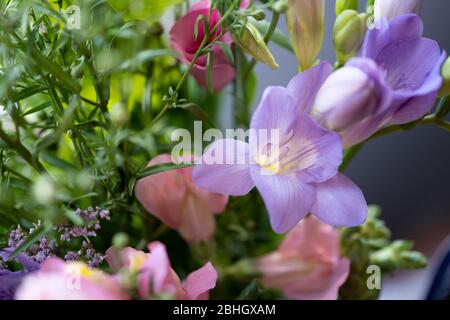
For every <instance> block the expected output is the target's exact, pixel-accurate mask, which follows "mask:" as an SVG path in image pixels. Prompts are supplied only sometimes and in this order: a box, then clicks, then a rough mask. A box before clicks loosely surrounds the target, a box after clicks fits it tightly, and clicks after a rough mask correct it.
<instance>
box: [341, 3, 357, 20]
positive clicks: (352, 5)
mask: <svg viewBox="0 0 450 320" xmlns="http://www.w3.org/2000/svg"><path fill="white" fill-rule="evenodd" d="M348 9H351V10H356V11H358V0H336V16H338V15H340V14H341V13H342V12H344V11H345V10H348Z"/></svg>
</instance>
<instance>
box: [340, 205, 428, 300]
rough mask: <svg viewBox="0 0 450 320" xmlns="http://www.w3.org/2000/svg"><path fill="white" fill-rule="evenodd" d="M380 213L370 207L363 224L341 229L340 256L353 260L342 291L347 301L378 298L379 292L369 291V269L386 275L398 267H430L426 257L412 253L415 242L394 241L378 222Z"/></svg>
mask: <svg viewBox="0 0 450 320" xmlns="http://www.w3.org/2000/svg"><path fill="white" fill-rule="evenodd" d="M380 213H381V210H380V208H378V207H376V206H371V207H370V208H369V214H368V217H367V220H366V222H365V223H364V224H363V225H360V226H357V227H351V228H343V229H342V232H341V253H342V254H343V255H345V256H347V257H349V258H350V260H351V269H350V275H349V278H348V280H347V282H346V283H345V285H344V286H343V287H342V288H341V291H340V294H341V295H342V298H344V299H352V298H355V297H360V298H361V297H363V298H367V299H375V298H377V296H378V294H379V290H369V289H368V288H367V270H368V267H369V266H372V265H375V266H377V267H379V268H380V271H381V275H382V276H383V275H386V274H388V273H390V272H392V271H393V270H396V269H399V268H404V269H419V268H424V267H425V266H426V264H427V258H426V257H425V256H424V255H422V254H421V253H420V252H417V251H412V248H413V243H412V242H409V241H402V240H398V241H391V232H390V231H389V229H388V228H387V227H386V225H385V224H384V222H383V221H382V220H380V219H378V217H379V215H380Z"/></svg>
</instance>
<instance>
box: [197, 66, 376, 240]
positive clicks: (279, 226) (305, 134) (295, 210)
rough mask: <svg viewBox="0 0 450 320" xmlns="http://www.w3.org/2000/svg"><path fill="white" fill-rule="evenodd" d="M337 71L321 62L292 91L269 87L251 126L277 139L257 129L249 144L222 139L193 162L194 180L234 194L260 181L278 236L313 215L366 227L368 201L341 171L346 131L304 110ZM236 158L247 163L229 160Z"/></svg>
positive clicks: (297, 79)
mask: <svg viewBox="0 0 450 320" xmlns="http://www.w3.org/2000/svg"><path fill="white" fill-rule="evenodd" d="M330 72H331V66H330V65H329V64H320V65H319V66H317V67H314V68H312V69H310V70H309V71H307V72H304V73H302V74H300V75H298V76H297V77H295V78H294V79H293V80H292V81H291V83H289V86H288V87H287V88H283V87H269V88H267V89H266V91H265V92H264V95H263V98H262V100H261V102H260V104H259V106H258V108H257V110H256V111H255V113H254V115H253V118H252V121H251V126H250V128H251V130H253V131H254V132H263V131H265V132H272V131H274V130H275V132H278V133H279V137H278V141H274V140H271V138H269V139H267V141H265V142H263V143H261V142H262V141H261V140H260V139H258V138H259V137H258V134H256V135H255V134H250V137H249V143H246V142H243V141H238V140H232V139H225V140H217V141H215V142H214V143H213V144H212V145H211V146H210V148H209V149H208V150H207V151H206V152H205V154H204V155H203V157H202V159H201V160H202V161H200V162H199V164H198V165H196V166H195V167H194V170H193V180H194V182H195V183H196V184H197V185H198V186H200V187H201V188H204V189H206V190H208V191H210V192H216V193H222V194H227V195H245V194H246V193H248V192H249V191H250V190H251V189H252V188H253V187H255V186H256V188H257V189H258V190H259V192H260V193H261V195H262V197H263V199H264V202H265V204H266V206H267V209H268V212H269V216H270V222H271V225H272V228H273V229H274V230H275V231H276V232H278V233H284V232H287V231H289V230H290V229H292V228H293V227H294V226H295V225H296V224H297V223H298V222H299V221H300V220H301V219H302V218H303V217H305V216H306V215H307V214H308V213H313V214H314V215H316V216H317V217H318V218H319V219H320V220H322V221H323V222H325V223H328V224H332V225H340V226H343V225H345V226H352V225H358V224H361V223H362V222H363V221H364V220H365V217H366V215H367V204H366V201H365V199H364V196H363V194H362V193H361V191H360V190H359V188H358V187H357V186H356V185H355V184H354V183H353V182H352V181H350V180H349V179H348V178H346V177H345V176H343V175H341V174H339V173H338V168H339V165H340V164H341V162H342V144H341V140H340V137H339V135H338V134H337V133H335V132H332V131H328V130H326V129H324V128H323V127H321V126H320V125H318V124H317V123H316V122H315V121H314V120H313V119H312V118H311V117H310V116H308V115H306V114H302V111H303V110H310V109H311V105H312V103H313V101H314V98H315V95H316V93H317V91H318V89H319V88H320V86H321V85H322V83H323V81H324V80H325V79H326V76H328V74H329V73H330ZM274 146H276V148H275V147H274ZM236 158H241V159H242V158H245V159H246V161H245V163H235V164H231V163H230V162H229V161H227V160H228V159H236ZM212 159H215V160H218V161H214V160H213V161H212ZM224 163H225V164H224Z"/></svg>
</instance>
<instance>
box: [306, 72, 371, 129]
mask: <svg viewBox="0 0 450 320" xmlns="http://www.w3.org/2000/svg"><path fill="white" fill-rule="evenodd" d="M376 93H377V92H376V87H375V85H374V84H373V82H372V79H371V78H370V76H369V75H368V74H367V73H365V72H364V71H362V70H360V69H358V68H355V67H348V66H346V67H343V68H341V69H339V70H337V71H336V72H334V73H333V74H332V75H331V76H330V77H329V78H328V79H327V80H326V81H325V83H324V84H323V86H322V88H321V89H320V90H319V92H318V94H317V97H316V101H315V103H314V107H313V111H312V114H313V116H314V117H315V118H316V119H318V120H319V122H320V123H321V124H322V125H324V126H325V127H327V128H328V129H331V130H336V131H340V130H344V129H346V128H347V127H349V126H351V125H352V124H354V123H357V122H358V121H360V120H362V119H364V118H365V117H366V116H368V115H370V114H372V113H373V112H374V110H375V108H376V104H377V98H376V97H377V94H376Z"/></svg>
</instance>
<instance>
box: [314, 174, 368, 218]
mask: <svg viewBox="0 0 450 320" xmlns="http://www.w3.org/2000/svg"><path fill="white" fill-rule="evenodd" d="M367 211H368V208H367V203H366V200H365V199H364V195H363V193H362V192H361V190H360V189H359V188H358V186H357V185H356V184H355V183H354V182H353V181H351V180H350V179H349V178H347V177H346V176H344V175H343V174H340V173H338V174H337V175H336V176H335V177H334V178H332V179H330V180H328V181H326V182H323V183H319V184H317V193H316V201H315V204H314V206H313V208H312V213H313V214H314V215H315V216H317V217H318V218H319V219H320V220H322V221H323V222H325V223H328V224H330V225H334V226H356V225H360V224H362V223H363V222H364V221H365V219H366V217H367Z"/></svg>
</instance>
